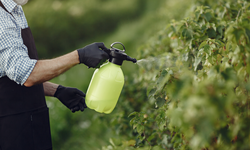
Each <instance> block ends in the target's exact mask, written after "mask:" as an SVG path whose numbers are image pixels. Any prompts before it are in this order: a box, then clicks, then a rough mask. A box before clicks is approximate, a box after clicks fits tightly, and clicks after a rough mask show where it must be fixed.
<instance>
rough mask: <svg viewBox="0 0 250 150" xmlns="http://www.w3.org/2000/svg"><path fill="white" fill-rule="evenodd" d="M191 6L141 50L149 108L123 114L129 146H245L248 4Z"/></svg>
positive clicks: (249, 132)
mask: <svg viewBox="0 0 250 150" xmlns="http://www.w3.org/2000/svg"><path fill="white" fill-rule="evenodd" d="M193 8H194V11H193V12H192V13H191V14H190V16H189V17H187V18H185V19H183V20H180V21H174V20H173V21H172V22H171V23H170V24H169V25H168V26H167V27H166V29H165V30H163V31H161V32H160V33H159V34H158V35H157V36H156V38H154V39H152V40H151V41H150V43H149V44H147V45H144V46H142V47H141V48H140V49H139V54H140V57H141V58H143V59H142V60H140V61H139V62H138V64H139V65H140V66H141V68H140V77H139V79H140V82H144V84H143V85H142V86H143V87H146V88H147V97H148V101H149V104H145V105H143V106H142V107H141V111H138V112H133V113H131V114H130V116H129V117H130V118H131V120H130V125H131V126H132V127H133V129H134V132H135V133H137V136H138V140H137V142H136V143H135V145H134V146H135V147H147V146H150V147H151V148H152V149H153V148H154V147H155V146H158V147H159V146H160V147H161V148H163V149H197V150H199V149H249V148H250V144H249V140H250V137H249V135H250V130H249V129H248V128H247V127H248V126H249V125H250V122H249V119H250V116H249V115H250V114H249V73H250V72H249V71H250V69H249V65H250V57H249V56H250V49H249V48H250V43H249V42H250V39H249V37H250V34H249V33H250V32H249V31H250V26H249V23H250V22H249V21H250V18H249V16H250V3H249V2H248V1H246V0H238V1H226V0H218V1H206V0H197V1H195V5H194V7H193ZM141 72H145V73H141ZM152 103H154V104H155V107H154V108H153V107H152V105H150V104H152Z"/></svg>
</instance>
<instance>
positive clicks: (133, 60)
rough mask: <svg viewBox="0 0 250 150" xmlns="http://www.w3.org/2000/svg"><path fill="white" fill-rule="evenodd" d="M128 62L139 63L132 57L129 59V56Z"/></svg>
mask: <svg viewBox="0 0 250 150" xmlns="http://www.w3.org/2000/svg"><path fill="white" fill-rule="evenodd" d="M126 60H127V61H132V62H133V63H136V62H137V60H136V59H135V58H131V57H129V56H127V59H126Z"/></svg>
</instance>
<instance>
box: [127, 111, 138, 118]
mask: <svg viewBox="0 0 250 150" xmlns="http://www.w3.org/2000/svg"><path fill="white" fill-rule="evenodd" d="M137 114H138V112H136V111H134V112H132V113H131V114H129V115H128V117H131V116H135V115H137Z"/></svg>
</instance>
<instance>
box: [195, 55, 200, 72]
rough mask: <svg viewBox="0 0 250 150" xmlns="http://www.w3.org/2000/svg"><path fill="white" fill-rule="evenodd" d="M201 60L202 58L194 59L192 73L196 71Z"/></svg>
mask: <svg viewBox="0 0 250 150" xmlns="http://www.w3.org/2000/svg"><path fill="white" fill-rule="evenodd" d="M201 60H202V56H199V57H195V61H194V71H196V69H197V67H198V65H199V64H200V62H201Z"/></svg>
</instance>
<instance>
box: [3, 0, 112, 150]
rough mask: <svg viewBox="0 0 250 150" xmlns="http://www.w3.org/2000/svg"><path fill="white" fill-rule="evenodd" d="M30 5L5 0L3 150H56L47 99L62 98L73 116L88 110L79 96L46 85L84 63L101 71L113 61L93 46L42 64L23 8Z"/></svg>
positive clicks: (99, 45)
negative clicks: (51, 131)
mask: <svg viewBox="0 0 250 150" xmlns="http://www.w3.org/2000/svg"><path fill="white" fill-rule="evenodd" d="M27 2H28V0H0V6H1V7H0V150H51V149H52V144H51V135H50V126H49V117H48V108H47V106H46V103H45V96H55V97H57V98H58V99H59V100H60V101H61V102H62V103H63V104H64V105H65V106H67V107H68V108H69V109H70V110H71V111H72V112H75V111H79V110H81V111H83V110H84V108H86V104H85V99H84V97H85V94H84V93H83V92H81V91H80V90H78V89H75V88H69V87H64V86H61V85H57V84H54V83H51V82H47V81H49V80H50V79H52V78H54V77H56V76H58V75H60V74H62V73H63V72H65V71H66V70H68V69H69V68H71V67H73V66H75V65H77V64H79V63H84V64H85V65H87V66H88V67H93V68H96V67H98V66H100V64H102V63H103V62H104V61H105V60H106V59H107V58H108V54H106V53H105V52H104V51H103V49H106V47H105V46H104V44H103V43H93V44H90V45H88V46H86V47H84V48H81V49H78V50H75V51H72V52H70V53H68V54H66V55H63V56H60V57H57V58H54V59H48V60H38V57H37V52H36V47H35V44H34V39H33V37H32V34H31V31H30V28H29V27H28V24H27V21H26V18H25V15H24V13H23V10H22V7H21V5H24V4H26V3H27ZM101 49H102V50H101Z"/></svg>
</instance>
